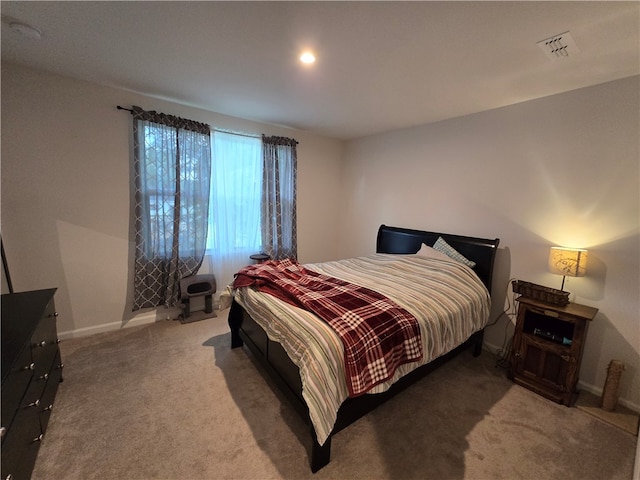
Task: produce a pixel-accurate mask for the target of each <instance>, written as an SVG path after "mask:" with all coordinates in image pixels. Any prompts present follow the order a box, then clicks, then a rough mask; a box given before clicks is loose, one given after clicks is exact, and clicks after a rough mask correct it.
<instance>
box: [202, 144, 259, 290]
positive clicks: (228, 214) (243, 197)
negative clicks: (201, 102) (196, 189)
mask: <svg viewBox="0 0 640 480" xmlns="http://www.w3.org/2000/svg"><path fill="white" fill-rule="evenodd" d="M211 144H212V147H211V148H212V162H211V164H212V165H211V170H212V172H211V197H210V201H209V238H208V240H207V252H206V256H205V261H204V264H203V269H202V272H203V273H204V272H205V271H206V272H207V273H213V274H214V275H215V277H216V282H217V284H218V292H217V294H216V297H219V296H220V293H222V291H223V290H224V288H225V287H226V286H227V285H228V284H229V283H231V282H232V281H233V275H234V274H235V273H236V272H237V271H238V270H240V269H241V268H242V267H244V266H245V265H249V264H250V263H252V262H251V260H250V259H249V255H252V254H254V253H259V252H260V251H261V249H262V245H261V242H262V240H261V233H260V215H261V214H260V197H261V190H262V141H261V138H259V137H251V136H246V135H239V134H234V133H226V132H212V133H211Z"/></svg>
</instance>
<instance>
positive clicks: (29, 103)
mask: <svg viewBox="0 0 640 480" xmlns="http://www.w3.org/2000/svg"><path fill="white" fill-rule="evenodd" d="M638 81H639V79H638V77H632V78H629V79H626V80H621V81H618V82H612V83H609V84H603V85H600V86H596V87H591V88H586V89H582V90H578V91H574V92H570V93H567V94H562V95H556V96H552V97H547V98H544V99H541V100H536V101H531V102H526V103H521V104H518V105H514V106H511V107H506V108H502V109H498V110H493V111H489V112H484V113H480V114H477V115H471V116H467V117H462V118H457V119H453V120H449V121H445V122H440V123H437V124H434V125H428V126H422V127H417V128H412V129H406V130H401V131H396V132H390V133H387V134H383V135H377V136H373V137H368V138H363V139H360V140H356V141H352V142H347V143H346V144H343V142H340V141H337V140H332V139H327V138H321V137H317V136H314V135H310V134H308V133H305V132H303V131H297V130H288V129H285V128H280V127H274V126H269V125H261V124H257V123H254V122H249V121H246V120H241V119H236V118H232V117H227V116H223V115H219V114H215V113H212V112H207V111H204V110H199V109H195V108H190V107H186V106H181V105H176V104H172V103H169V102H166V101H162V100H158V99H152V98H149V97H144V96H141V95H137V94H135V93H131V92H127V91H122V90H117V89H113V88H108V87H103V86H98V85H94V84H90V83H84V82H78V81H75V80H70V79H66V78H62V77H58V76H53V75H49V74H45V73H41V72H36V71H33V70H29V69H25V68H22V67H17V66H14V65H5V64H3V65H2V163H1V168H2V171H1V174H2V191H1V194H2V195H1V215H2V216H1V222H2V235H3V239H4V242H5V249H6V252H7V256H8V260H9V263H10V268H11V274H12V279H13V283H14V287H15V289H16V290H17V291H20V290H31V289H38V288H48V287H52V286H53V287H57V288H58V289H59V290H58V294H57V296H56V302H57V307H58V310H59V312H60V321H59V325H60V331H61V332H63V334H65V333H66V334H67V335H75V334H88V333H94V332H97V331H102V330H107V329H111V328H118V327H120V326H121V325H126V324H129V325H131V324H135V323H136V322H138V321H148V317H149V315H151V316H152V317H153V316H155V315H156V314H155V313H154V312H149V313H148V314H147V315H146V317H145V319H144V320H141V317H144V315H138V316H135V317H134V316H133V315H132V313H131V311H130V309H131V307H130V305H131V302H130V279H129V274H130V268H129V262H130V256H131V246H132V245H131V241H130V227H129V211H130V199H129V195H130V192H129V185H130V181H129V179H130V176H129V169H130V161H129V160H130V153H129V149H130V141H129V135H130V116H129V114H128V113H126V112H121V111H118V110H116V109H115V106H116V105H123V106H129V105H131V104H136V105H139V106H141V107H143V108H145V109H149V110H158V111H162V112H165V113H171V114H174V115H179V116H184V117H187V118H191V119H194V120H199V121H203V122H207V123H209V124H212V125H214V126H218V127H222V128H228V129H234V130H240V131H246V132H257V133H258V132H259V133H266V134H276V135H286V136H290V137H295V138H296V139H297V140H298V141H299V142H300V144H299V150H298V152H299V159H298V160H299V172H298V185H299V192H298V195H299V196H298V202H299V216H298V236H299V253H300V260H301V261H303V262H317V261H324V260H330V259H335V258H339V257H346V256H352V255H359V254H364V253H370V252H373V251H374V250H375V233H376V230H377V228H378V226H379V225H380V224H381V223H386V224H389V225H397V226H404V227H414V228H419V229H430V230H435V231H445V232H452V233H460V234H468V235H474V236H488V237H499V238H500V239H501V248H500V251H499V252H498V259H497V265H496V268H497V272H496V279H495V280H496V281H495V282H494V312H493V313H494V316H497V315H498V314H499V313H500V311H501V310H502V306H503V303H504V299H505V297H506V295H507V293H508V292H509V291H510V289H509V288H508V282H509V279H510V278H519V279H523V280H528V281H532V282H536V283H541V284H543V285H548V286H552V287H555V288H559V285H560V282H561V277H558V276H555V275H552V274H550V273H547V271H546V261H547V255H548V249H549V247H550V246H551V245H569V246H570V245H572V244H574V245H575V246H584V247H587V248H589V250H590V257H589V261H590V264H589V269H588V277H584V278H577V279H567V283H566V286H565V288H566V290H568V291H570V292H572V293H573V295H572V300H574V301H577V302H580V303H585V304H588V305H592V306H594V307H597V308H599V309H600V312H599V314H598V316H597V317H596V319H595V320H594V321H593V322H592V324H591V326H590V330H589V334H588V339H587V345H586V348H585V358H584V361H583V365H582V370H581V381H582V384H583V385H584V386H585V387H586V388H589V389H591V390H593V391H598V390H599V389H601V388H602V385H603V384H604V378H605V375H606V367H607V365H608V362H609V361H610V360H611V359H613V358H615V359H619V360H622V361H623V362H625V364H626V365H627V370H626V371H625V373H624V375H623V382H622V386H621V390H620V393H621V397H622V402H626V403H628V404H630V405H633V406H635V407H636V408H638V407H639V406H640V380H639V376H640V373H639V369H640V353H639V352H640V346H639V344H640V332H639V329H640V320H639V314H640V304H639V300H638V297H639V295H638V293H639V291H640V284H639V272H640V265H639V233H638V232H639V228H638V223H639V217H640V212H639V204H640V202H639V192H640V188H639V185H638V183H639V177H640V174H639V158H640V153H639V139H638V131H639V124H638V106H639V99H638V91H639V89H638V86H639V83H638ZM343 157H344V158H343ZM343 160H344V161H343ZM340 227H342V228H344V231H343V232H342V233H340V234H339V231H340ZM157 315H158V316H159V317H162V316H163V315H164V314H163V312H161V311H160V312H159V313H157ZM505 331H506V332H507V335H508V334H510V333H511V331H512V324H511V322H507V321H505V319H504V318H502V319H501V320H500V321H499V322H498V324H497V325H496V326H494V327H491V328H490V329H489V330H488V333H487V336H486V338H487V342H488V343H489V344H490V345H491V346H494V347H495V346H501V345H502V342H503V339H504V337H505Z"/></svg>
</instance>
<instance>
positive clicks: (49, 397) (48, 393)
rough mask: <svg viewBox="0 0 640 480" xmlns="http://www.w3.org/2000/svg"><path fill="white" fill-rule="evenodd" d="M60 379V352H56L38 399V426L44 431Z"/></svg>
mask: <svg viewBox="0 0 640 480" xmlns="http://www.w3.org/2000/svg"><path fill="white" fill-rule="evenodd" d="M61 381H62V362H61V360H60V352H59V351H58V352H56V356H55V359H54V361H53V365H51V370H50V371H49V375H48V377H47V379H46V385H45V387H44V392H43V393H42V398H41V399H40V408H39V410H40V428H42V431H43V432H45V431H46V430H47V425H48V423H49V417H50V416H51V410H53V404H54V400H55V397H56V393H57V391H58V385H59V384H60V382H61Z"/></svg>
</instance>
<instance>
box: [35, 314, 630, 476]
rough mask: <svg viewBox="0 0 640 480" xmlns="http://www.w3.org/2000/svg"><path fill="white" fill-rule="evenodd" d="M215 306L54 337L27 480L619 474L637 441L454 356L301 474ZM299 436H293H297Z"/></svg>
mask: <svg viewBox="0 0 640 480" xmlns="http://www.w3.org/2000/svg"><path fill="white" fill-rule="evenodd" d="M226 320H227V316H226V312H222V314H221V315H219V316H218V317H217V318H212V319H208V320H203V321H201V322H195V323H190V324H185V325H182V324H180V323H179V322H177V321H164V322H159V323H156V324H153V325H149V326H143V327H136V328H130V329H124V330H121V331H118V332H110V333H105V334H100V335H95V336H92V337H85V338H80V339H74V340H68V341H66V342H63V343H62V344H61V348H62V355H63V361H64V363H65V381H64V382H63V383H62V384H61V385H60V389H59V391H58V396H57V398H56V403H55V407H54V410H53V413H52V417H51V421H50V423H49V430H48V432H47V435H46V436H45V439H44V442H43V444H42V448H41V450H40V454H39V457H38V461H37V463H36V467H35V470H34V473H33V479H36V480H39V479H46V480H50V479H92V478H96V479H103V478H105V479H106V478H109V479H113V478H126V479H151V478H158V479H194V480H195V479H283V478H285V479H305V478H314V479H318V480H321V479H330V478H331V479H412V478H416V479H418V478H420V479H439V480H440V479H536V480H542V479H563V480H566V479H598V480H599V479H605V478H606V479H630V478H631V476H632V471H633V461H634V456H635V445H636V437H635V436H633V435H630V434H628V433H626V432H624V431H623V430H621V429H619V428H616V427H613V426H610V425H608V424H606V423H604V422H602V421H600V420H598V419H595V418H594V417H592V416H590V415H588V414H586V413H584V412H583V411H580V410H579V409H576V408H566V407H563V406H560V405H557V404H554V403H552V402H550V401H548V400H545V399H544V398H542V397H539V396H537V395H535V394H534V393H532V392H529V391H528V390H526V389H523V388H521V387H518V386H515V385H513V384H512V383H511V382H510V381H509V380H507V378H506V375H505V372H504V371H503V370H502V369H500V368H496V367H495V366H494V364H495V360H494V359H493V358H492V357H491V355H490V354H488V353H487V352H483V355H482V356H481V358H480V359H474V358H473V357H472V356H471V354H470V353H468V352H465V353H463V354H462V355H461V356H459V357H458V358H456V359H455V360H453V361H452V362H449V363H448V364H447V365H445V366H444V367H442V368H440V369H439V370H437V371H436V372H434V373H432V374H431V375H430V376H429V377H427V378H425V379H423V380H422V381H420V382H419V383H418V384H416V385H414V386H412V387H411V388H409V389H408V390H406V391H405V392H403V393H402V394H401V395H400V396H398V397H396V398H395V399H393V400H392V401H390V402H388V403H387V404H385V405H384V406H383V407H381V408H379V409H378V410H376V411H375V412H373V413H371V414H369V415H368V416H367V417H365V418H363V419H361V420H360V421H358V422H357V423H356V424H354V425H352V426H350V427H349V428H347V429H346V430H343V431H342V432H340V433H339V434H337V435H336V436H335V438H334V439H333V449H332V460H331V463H330V464H329V465H328V466H327V467H325V468H323V469H322V470H320V471H319V472H318V473H316V474H315V475H314V474H311V473H310V470H309V463H308V457H307V450H306V447H305V445H306V443H307V442H308V430H307V427H306V426H305V425H304V424H303V423H302V421H301V420H299V417H298V416H297V415H296V414H295V412H294V411H293V409H292V408H291V407H289V405H288V404H286V403H284V402H283V401H282V400H281V399H280V398H279V395H278V394H277V393H275V391H274V390H273V389H272V388H271V387H270V386H269V383H268V382H267V381H266V380H265V377H264V376H263V375H262V374H261V373H260V372H259V371H258V370H257V369H256V366H255V365H254V364H253V362H252V360H251V358H250V356H249V355H248V352H247V351H246V350H245V349H236V350H231V349H230V347H229V343H230V341H229V334H228V328H227V326H226ZM302 442H305V445H303V443H302Z"/></svg>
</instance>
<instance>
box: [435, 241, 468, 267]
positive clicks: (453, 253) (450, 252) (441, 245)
mask: <svg viewBox="0 0 640 480" xmlns="http://www.w3.org/2000/svg"><path fill="white" fill-rule="evenodd" d="M433 248H434V249H435V250H437V251H439V252H442V253H444V254H445V255H446V256H448V257H449V258H452V259H453V260H456V261H458V262H460V263H464V264H465V265H466V266H467V267H470V268H473V267H475V266H476V262H474V261H472V260H469V259H468V258H466V257H465V256H464V255H462V254H461V253H460V252H458V251H457V250H456V249H455V248H453V247H452V246H451V245H449V244H448V243H447V242H445V241H444V239H443V238H442V237H438V240H436V243H434V244H433Z"/></svg>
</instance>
